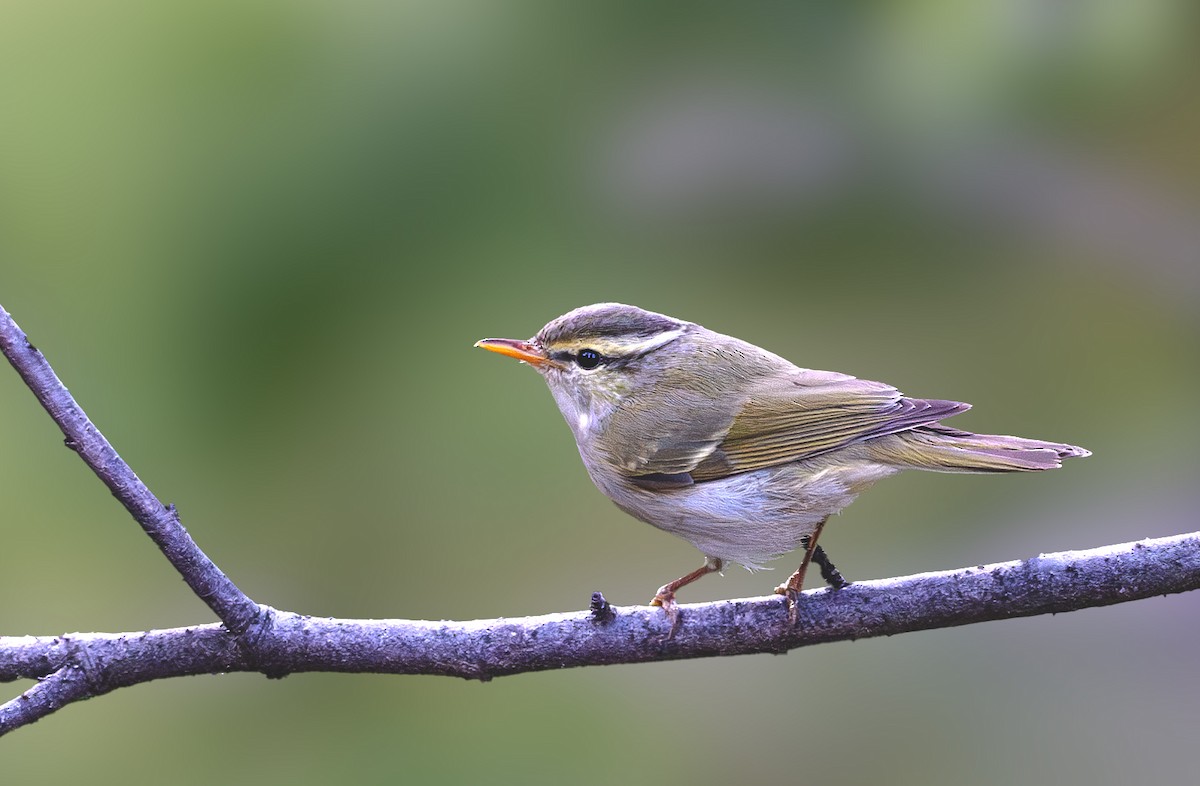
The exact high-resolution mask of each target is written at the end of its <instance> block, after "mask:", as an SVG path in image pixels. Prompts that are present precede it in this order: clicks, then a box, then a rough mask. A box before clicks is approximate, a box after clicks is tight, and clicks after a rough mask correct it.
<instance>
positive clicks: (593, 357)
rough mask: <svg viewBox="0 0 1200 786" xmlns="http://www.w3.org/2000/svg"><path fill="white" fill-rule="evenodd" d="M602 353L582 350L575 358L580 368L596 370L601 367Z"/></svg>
mask: <svg viewBox="0 0 1200 786" xmlns="http://www.w3.org/2000/svg"><path fill="white" fill-rule="evenodd" d="M600 360H601V358H600V353H599V352H597V351H596V350H594V349H581V350H579V354H577V355H576V356H575V362H576V363H578V364H579V367H580V368H585V369H586V368H595V367H596V366H598V365H600Z"/></svg>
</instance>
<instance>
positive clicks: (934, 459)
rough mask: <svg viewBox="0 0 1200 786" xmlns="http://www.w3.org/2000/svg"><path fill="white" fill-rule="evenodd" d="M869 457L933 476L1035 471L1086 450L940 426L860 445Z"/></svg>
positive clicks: (1060, 463)
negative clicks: (941, 473) (938, 474)
mask: <svg viewBox="0 0 1200 786" xmlns="http://www.w3.org/2000/svg"><path fill="white" fill-rule="evenodd" d="M865 444H866V446H867V447H868V448H869V450H870V455H871V458H872V459H874V460H875V461H878V462H880V463H881V464H886V465H888V466H893V467H897V468H900V469H926V470H933V471H934V472H1037V471H1040V470H1044V469H1058V468H1059V467H1061V466H1062V462H1063V459H1069V458H1076V457H1080V458H1082V457H1084V456H1090V455H1092V452H1091V451H1090V450H1085V449H1084V448H1078V447H1075V446H1074V445H1063V444H1060V443H1057V442H1043V441H1041V440H1039V439H1023V438H1021V437H1006V436H1001V435H999V434H972V433H971V432H969V431H959V430H957V429H952V428H947V427H946V426H942V425H940V424H933V425H930V426H920V427H918V428H914V429H910V430H908V431H902V432H900V433H899V434H890V435H888V436H886V437H881V438H879V439H873V440H870V441H868V442H867V443H865Z"/></svg>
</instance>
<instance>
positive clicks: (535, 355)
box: [475, 338, 550, 366]
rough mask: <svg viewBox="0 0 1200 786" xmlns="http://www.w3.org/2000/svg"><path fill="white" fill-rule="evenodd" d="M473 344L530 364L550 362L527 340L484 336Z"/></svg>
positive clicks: (538, 364) (536, 364) (539, 364)
mask: <svg viewBox="0 0 1200 786" xmlns="http://www.w3.org/2000/svg"><path fill="white" fill-rule="evenodd" d="M475 346H477V347H483V348H484V349H486V350H487V351H489V352H499V353H500V354H501V355H508V356H509V357H510V358H516V359H517V360H520V361H522V362H525V363H528V364H530V365H531V366H541V365H544V364H546V363H549V362H550V358H548V357H546V353H545V352H542V350H540V349H538V348H537V347H536V346H534V345H533V344H531V343H529V342H528V341H517V340H516V339H513V338H485V339H483V340H482V341H476V342H475Z"/></svg>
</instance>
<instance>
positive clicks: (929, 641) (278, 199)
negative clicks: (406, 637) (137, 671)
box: [0, 0, 1200, 784]
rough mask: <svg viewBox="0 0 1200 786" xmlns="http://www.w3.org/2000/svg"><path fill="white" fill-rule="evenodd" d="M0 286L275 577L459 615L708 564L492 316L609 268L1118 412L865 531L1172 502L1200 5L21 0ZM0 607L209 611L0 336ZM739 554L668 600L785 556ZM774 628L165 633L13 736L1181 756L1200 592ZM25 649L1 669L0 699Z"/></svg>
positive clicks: (1122, 777)
mask: <svg viewBox="0 0 1200 786" xmlns="http://www.w3.org/2000/svg"><path fill="white" fill-rule="evenodd" d="M2 7H3V18H4V23H3V25H2V26H0V91H2V95H0V106H2V107H3V108H2V109H0V112H2V114H3V117H2V120H0V302H2V303H3V304H4V306H5V307H6V308H7V309H9V310H10V311H11V312H12V313H13V315H14V316H15V318H16V320H17V321H18V323H19V324H20V325H21V326H22V327H23V328H24V329H25V330H26V331H27V332H28V333H29V335H30V337H31V339H32V341H33V342H34V343H35V344H37V345H38V346H39V348H41V349H42V350H43V351H44V352H45V353H46V355H47V356H48V357H49V359H50V360H51V362H52V363H53V364H54V365H55V367H56V369H57V370H58V372H59V374H60V376H61V377H62V378H63V379H64V381H65V382H66V384H67V385H68V386H69V387H70V388H71V390H72V392H73V393H74V394H75V395H76V396H77V397H78V399H79V401H80V402H81V404H82V405H83V406H84V408H85V409H86V410H87V412H88V413H89V414H90V415H91V417H92V418H93V420H94V421H95V422H96V423H97V425H98V426H99V427H100V428H101V429H103V430H104V432H105V433H106V434H107V435H108V437H109V438H110V439H111V440H112V441H113V443H114V444H115V445H116V447H117V448H118V450H120V451H121V453H122V455H123V456H124V457H125V458H126V459H127V460H128V461H129V462H130V463H131V464H132V466H133V467H134V468H135V470H136V471H137V472H138V473H139V474H140V475H141V477H142V478H143V479H144V480H146V481H147V483H148V484H149V485H150V487H151V488H152V489H153V490H154V491H155V492H156V493H157V495H158V496H159V497H160V498H161V499H162V500H164V501H169V502H174V503H175V504H176V505H178V507H179V510H180V512H181V515H182V517H183V520H184V522H185V524H186V525H187V526H188V528H189V530H190V531H191V533H192V534H193V536H194V537H195V538H196V540H197V541H198V542H199V544H200V545H201V546H202V547H203V548H204V549H206V550H207V552H208V553H209V555H210V556H211V557H213V559H215V560H216V561H217V563H218V564H219V565H221V566H222V568H224V570H225V571H226V572H227V573H228V574H229V575H230V576H232V577H233V578H234V580H235V581H237V582H238V583H239V584H240V586H241V587H242V588H243V589H244V590H246V591H247V592H248V593H249V594H251V595H252V596H253V597H254V598H255V599H257V600H260V601H262V602H266V603H270V604H272V605H274V606H276V607H279V608H285V609H290V610H295V611H302V612H307V613H311V614H319V615H338V616H346V617H409V618H428V619H440V618H450V619H470V618H477V617H492V616H499V615H507V616H520V615H525V614H535V613H542V612H549V611H559V610H569V609H579V608H582V607H584V606H585V605H586V603H587V600H588V597H589V594H590V593H591V592H592V591H594V590H598V589H599V590H603V591H604V592H605V593H606V595H607V596H608V597H609V599H610V600H612V601H613V602H614V603H618V604H635V603H641V602H644V601H645V600H646V599H648V598H649V597H650V595H651V594H652V592H653V590H654V588H656V587H657V586H658V585H659V584H661V583H662V582H663V581H666V580H667V579H670V578H673V577H675V576H677V575H679V574H680V573H681V572H683V571H686V570H690V569H691V568H693V567H695V566H697V565H698V564H699V561H700V556H699V554H697V553H696V552H694V551H693V550H692V548H691V547H690V546H689V545H687V544H686V543H684V542H683V541H680V540H676V539H674V538H672V537H670V536H668V535H666V534H663V533H660V532H658V531H656V530H654V529H652V528H650V527H647V526H645V525H643V524H640V523H638V522H635V521H633V520H632V519H629V518H627V517H626V516H624V515H623V514H621V513H620V512H619V511H618V510H617V509H616V508H615V507H613V506H612V505H611V504H609V503H608V502H607V501H606V500H605V499H604V498H603V497H602V496H601V495H600V493H599V492H598V491H596V490H595V489H594V488H593V487H592V486H591V484H590V483H589V481H588V479H587V477H586V475H585V474H584V472H583V469H582V467H581V466H580V464H579V461H578V457H577V455H576V452H575V446H574V444H573V442H572V439H571V436H570V433H569V431H568V429H567V428H566V427H565V425H564V424H563V423H562V421H561V418H560V416H559V415H558V413H557V412H556V410H555V408H554V405H553V402H552V401H551V399H550V396H549V394H548V393H547V392H546V391H545V389H544V386H543V383H542V382H541V380H540V379H538V378H537V375H536V374H533V373H531V372H530V371H529V370H528V369H525V368H521V367H520V366H518V365H517V364H515V363H511V362H503V361H501V359H499V358H496V357H494V356H491V355H487V354H486V353H483V352H480V351H478V350H474V351H473V350H472V349H471V344H472V343H473V342H474V341H475V340H476V339H478V338H481V337H484V336H494V335H500V336H511V337H526V336H529V335H532V334H533V333H534V332H535V331H536V330H537V329H538V328H539V327H540V326H541V325H542V324H543V323H544V322H546V321H547V320H549V319H550V318H552V317H554V316H556V315H558V314H560V313H562V312H564V311H566V310H568V309H570V308H573V307H575V306H578V305H582V304H585V303H590V302H595V301H601V300H621V301H625V302H631V303H635V304H638V305H641V306H643V307H646V308H651V309H654V310H659V311H664V312H666V313H669V314H673V315H676V316H680V317H684V318H687V319H691V320H694V321H697V322H700V323H702V324H704V325H706V326H708V327H711V328H714V329H717V330H721V331H724V332H728V333H732V334H735V335H738V336H740V337H742V338H745V339H748V340H750V341H753V342H755V343H758V344H760V345H762V346H765V347H767V348H770V349H772V350H774V351H776V352H778V353H780V354H783V355H785V356H787V357H789V358H790V359H792V360H794V361H796V362H797V363H799V364H801V365H805V366H810V367H815V368H826V369H835V370H840V371H845V372H849V373H853V374H857V375H860V376H864V377H868V378H875V379H882V380H886V381H888V382H891V383H893V384H895V385H897V386H899V387H900V388H901V389H903V390H904V391H906V392H908V393H911V394H913V395H922V396H935V397H945V398H954V399H960V400H964V401H970V402H973V403H974V404H975V406H976V410H975V411H973V412H971V413H969V414H967V415H965V416H963V417H961V418H960V419H956V420H955V421H954V424H955V425H956V426H961V427H964V428H968V429H973V430H976V431H994V432H1001V433H1018V434H1022V435H1026V436H1031V437H1040V438H1046V439H1056V440H1065V441H1069V442H1074V443H1078V444H1082V445H1085V446H1087V447H1089V448H1091V449H1092V450H1094V451H1095V454H1096V455H1095V456H1094V457H1093V458H1090V459H1088V460H1086V461H1079V462H1072V463H1071V464H1070V465H1069V466H1068V467H1067V468H1065V469H1064V470H1062V471H1060V472H1056V473H1051V474H1045V475H1037V476H1020V477H1015V476H1013V477H975V476H957V477H952V476H940V475H928V474H915V473H914V474H911V475H906V476H903V477H900V478H897V479H894V480H889V481H887V482H885V483H883V484H881V485H880V486H878V487H877V488H876V489H875V490H873V491H872V492H871V493H870V494H868V495H866V496H865V497H864V498H863V499H862V500H860V501H859V502H858V503H857V504H856V505H854V506H853V507H851V508H850V509H849V510H848V511H847V512H846V513H845V514H844V515H843V516H841V517H840V518H839V519H838V520H837V521H835V522H833V525H832V526H831V527H830V528H829V529H828V530H827V531H826V536H825V539H824V540H823V543H824V544H825V545H826V546H827V548H828V549H829V551H830V553H831V554H832V555H833V557H834V559H835V560H836V561H837V563H838V565H839V566H840V567H841V568H843V570H844V571H845V572H846V574H847V575H848V576H850V577H851V578H873V577H884V576H894V575H904V574H908V573H913V572H919V571H925V570H937V569H946V568H953V567H959V566H962V565H973V564H978V563H984V562H989V561H997V560H1007V559H1016V558H1025V557H1029V556H1032V555H1035V554H1037V553H1039V552H1045V551H1055V550H1061V549H1068V548H1085V547H1091V546H1098V545H1102V544H1107V543H1116V542H1123V541H1129V540H1134V539H1138V538H1143V537H1148V536H1161V535H1167V534H1172V533H1176V532H1184V531H1188V530H1191V529H1195V511H1196V509H1197V503H1200V496H1198V491H1197V486H1196V460H1195V445H1196V444H1197V441H1198V439H1200V416H1198V414H1197V407H1196V390H1197V385H1198V384H1200V368H1198V364H1197V359H1198V358H1200V353H1198V351H1197V350H1198V348H1200V340H1198V339H1200V319H1198V313H1200V309H1198V306H1200V261H1198V260H1200V220H1198V216H1200V155H1198V149H1197V144H1196V140H1197V139H1200V93H1198V91H1197V85H1198V84H1200V56H1198V54H1197V52H1198V50H1197V49H1196V47H1195V43H1194V42H1195V40H1196V37H1195V36H1196V32H1197V25H1196V21H1197V20H1196V18H1195V17H1196V14H1195V11H1194V6H1191V5H1189V4H1187V3H1185V2H1182V0H1180V2H1167V1H1165V0H1164V1H1163V2H1158V1H1153V2H1151V1H1143V2H1137V3H1133V2H1119V1H1114V2H1079V3H1045V2H1040V1H1036V0H1022V1H1021V2H1009V1H1004V0H992V1H991V2H978V3H958V2H951V0H924V1H921V2H906V3H897V4H881V5H878V6H876V5H871V4H861V3H817V4H796V5H794V6H791V7H785V6H784V5H783V4H771V5H764V6H758V5H754V6H742V5H739V6H737V7H736V8H732V7H723V6H718V5H715V4H713V5H704V6H699V5H691V4H689V5H669V4H656V5H650V4H644V3H604V4H588V5H584V4H552V3H515V4H499V3H465V2H412V3H396V2H344V1H343V2H337V3H333V2H321V1H320V0H309V1H308V2H294V1H293V2H213V1H212V0H206V2H172V3H153V2H144V3H139V2H103V3H97V2H89V1H84V0H63V1H61V2H4V3H2ZM0 371H3V372H4V373H0V412H2V413H3V416H2V417H0V477H2V480H0V499H2V500H3V506H2V509H3V513H2V517H0V540H2V543H3V545H2V546H0V633H4V634H11V635H15V634H55V633H60V632H65V631H76V630H82V631H92V630H96V631H122V630H140V629H144V628H150V627H170V626H176V625H182V624H188V623H195V622H203V621H209V620H211V615H210V614H209V613H208V611H207V610H206V609H205V608H204V607H203V605H202V604H201V603H200V602H199V601H198V600H197V599H196V598H195V597H193V596H192V595H191V594H190V593H189V592H188V591H187V589H186V587H185V586H184V585H183V583H182V582H181V581H180V580H179V579H178V577H177V576H176V575H175V574H174V573H173V571H172V569H171V568H170V567H169V566H168V565H167V563H166V561H165V560H164V559H163V558H162V557H161V556H160V555H159V554H158V553H157V551H156V550H155V548H154V547H153V546H152V544H151V543H150V542H149V540H148V539H147V538H146V537H145V536H144V535H143V534H142V533H141V531H140V530H139V528H138V527H137V525H136V524H135V523H134V522H133V521H132V520H131V519H129V517H128V516H127V515H126V514H125V513H124V511H123V510H122V509H121V508H120V506H119V505H117V504H116V503H115V502H114V500H113V499H112V498H111V497H110V496H109V494H108V493H107V492H106V491H105V490H104V488H103V487H102V486H101V485H100V484H99V483H98V482H97V481H96V480H95V478H94V477H92V476H91V474H90V473H89V472H88V471H87V470H86V469H85V468H84V467H83V466H82V465H81V464H80V462H79V460H78V459H77V458H76V457H75V456H74V455H73V454H72V453H70V452H69V451H67V450H64V449H63V447H62V444H61V441H62V440H61V435H59V434H58V433H57V431H56V429H55V427H54V426H53V424H52V423H51V421H50V420H49V419H48V418H47V417H46V416H45V415H44V413H43V412H42V411H41V409H40V408H39V407H38V406H37V404H36V403H35V401H34V400H33V398H32V397H31V396H30V394H29V393H28V391H27V390H26V389H25V388H24V387H23V386H22V384H21V383H20V381H19V379H18V378H17V377H16V375H15V374H13V373H9V372H7V371H5V370H3V369H0ZM792 562H793V561H792V560H785V561H781V562H779V563H776V565H775V568H776V570H775V572H774V573H773V574H757V575H752V574H750V573H748V572H746V571H743V570H741V569H740V568H739V569H733V570H731V571H729V572H728V574H727V575H726V576H725V577H724V578H723V579H715V578H714V579H709V580H706V581H704V582H701V583H700V584H699V585H697V586H696V587H695V588H694V589H693V588H689V589H688V592H687V595H686V600H693V601H697V600H705V599H714V598H722V597H736V596H746V595H760V594H764V593H765V592H767V591H768V590H769V589H770V588H771V587H773V586H774V585H775V584H776V583H777V582H778V580H779V579H780V576H781V575H783V574H784V573H786V571H788V570H791V568H792ZM1198 601H1200V599H1198V598H1196V597H1189V596H1177V597H1170V598H1163V599H1156V600H1150V601H1142V602H1139V603H1133V604H1128V605H1123V606H1118V607H1114V608H1108V609H1096V610H1089V611H1083V612H1078V613H1073V614H1068V615H1062V616H1057V617H1040V618H1036V619H1028V620H1017V621H1007V622H999V623H990V624H985V625H978V626H973V627H967V628H962V629H957V630H943V631H933V632H927V633H920V634H916V635H907V636H901V637H898V638H893V639H885V640H871V641H863V642H858V643H853V644H837V645H832V646H823V647H818V648H813V649H809V650H801V651H797V652H794V653H792V654H790V655H788V656H787V657H772V656H766V655H763V656H754V657H742V658H734V659H714V660H708V661H697V662H686V663H664V664H650V665H641V666H622V667H608V668H593V669H581V670H572V671H565V672H559V673H548V674H531V675H522V676H517V677H509V678H505V679H501V680H497V681H495V682H493V683H490V684H477V683H465V682H460V681H455V680H450V679H444V678H433V677H387V676H344V675H295V676H291V677H288V678H287V679H286V680H284V681H282V682H274V681H267V680H265V679H263V678H261V677H257V676H253V675H232V676H224V677H204V678H195V679H180V680H170V681H164V682H159V683H153V684H149V685H142V686H138V687H135V688H131V689H127V690H121V691H118V692H117V693H115V694H112V695H109V696H106V697H103V698H100V699H96V700H93V701H89V702H86V703H84V704H81V705H75V706H72V707H70V708H68V709H66V710H64V711H62V712H60V713H58V714H55V715H53V716H51V717H49V718H47V719H45V720H43V721H41V722H39V723H38V724H36V725H35V726H33V727H30V728H27V729H22V730H21V731H19V732H17V733H15V734H13V735H11V736H10V737H8V738H6V739H5V740H3V742H2V743H0V765H2V766H3V771H4V773H5V776H4V778H5V781H6V782H12V783H60V782H65V781H67V780H68V779H70V778H76V777H86V778H89V779H90V781H91V782H100V781H103V780H105V778H111V779H112V781H113V782H123V783H124V782H160V781H163V780H164V779H166V780H169V781H170V782H172V783H197V784H200V783H211V782H225V781H231V782H246V781H249V780H251V779H253V780H254V781H255V782H266V783H282V782H287V783H325V782H329V781H330V780H332V779H335V778H337V779H338V780H344V781H348V782H372V781H382V780H393V781H405V780H411V781H412V782H423V783H476V782H493V783H503V782H510V783H560V782H564V781H565V782H575V783H582V784H588V783H613V782H630V783H641V782H654V783H659V784H675V783H691V784H694V783H716V782H727V781H729V780H731V779H738V780H740V781H743V782H789V781H794V780H799V779H801V778H803V779H806V780H811V781H812V782H864V783H871V782H875V783H882V782H887V783H898V784H909V783H912V784H918V783H919V784H940V783H961V782H963V781H964V780H969V781H970V782H972V783H996V784H1002V783H1014V782H1024V783H1034V782H1049V781H1051V780H1053V782H1057V783H1124V782H1134V781H1136V782H1160V783H1165V782H1185V781H1188V780H1191V779H1192V778H1194V776H1195V753H1194V750H1193V748H1194V739H1195V735H1196V732H1197V728H1198V723H1200V701H1198V700H1197V699H1198V696H1197V687H1196V680H1195V656H1196V652H1197V651H1198V648H1200V634H1198V633H1197V630H1198V626H1197V625H1196V618H1197V612H1198V611H1200V607H1198V605H1197V603H1198ZM24 687H26V685H25V684H16V685H6V686H3V688H4V695H5V696H13V695H16V694H17V693H18V692H19V691H20V690H21V689H23V688H24Z"/></svg>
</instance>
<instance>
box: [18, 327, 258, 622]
mask: <svg viewBox="0 0 1200 786" xmlns="http://www.w3.org/2000/svg"><path fill="white" fill-rule="evenodd" d="M0 352H3V353H4V356H5V357H7V358H8V362H9V363H11V364H12V366H13V368H15V369H16V370H17V373H18V374H20V375H21V379H23V380H25V384H26V385H28V386H29V389H30V390H32V391H33V395H34V396H36V397H37V400H38V402H39V403H40V404H41V405H42V407H44V408H45V410H46V412H48V413H50V417H51V418H53V419H54V422H55V423H57V424H58V427H59V428H60V429H62V433H63V434H64V436H65V437H66V439H65V443H66V446H67V447H68V448H70V449H71V450H74V451H75V452H76V453H78V454H79V457H80V458H81V459H83V462H84V463H85V464H87V465H88V467H90V468H91V470H92V472H95V473H96V477H98V478H100V480H101V481H103V482H104V485H106V486H108V488H109V490H110V491H112V494H113V496H114V497H116V498H117V499H118V500H119V501H120V502H121V504H122V505H124V506H125V509H126V510H128V511H129V513H130V514H131V515H132V516H133V518H134V519H136V520H137V523H138V524H141V525H142V529H143V530H145V531H146V534H147V535H149V536H150V539H151V540H153V541H154V543H155V544H156V545H157V546H158V548H159V549H160V550H161V551H162V553H163V555H164V556H166V558H167V560H169V561H170V563H171V564H172V565H174V566H175V569H176V570H177V571H179V574H180V575H181V576H183V580H184V581H185V582H187V585H188V586H189V587H191V588H192V591H193V592H195V593H196V595H198V596H199V597H200V599H201V600H202V601H204V602H205V603H206V604H208V607H209V608H210V609H212V610H213V611H214V612H215V613H216V615H217V617H219V618H220V620H221V621H222V622H224V623H225V625H226V626H227V627H228V628H229V629H230V630H231V631H233V632H234V633H237V634H240V633H243V632H245V631H246V630H248V629H249V628H250V627H251V626H253V625H258V624H262V620H263V617H264V615H263V609H261V608H260V607H259V605H258V604H257V603H255V602H254V601H252V600H250V598H248V597H247V596H246V594H245V593H243V592H242V591H241V590H240V589H238V587H237V585H235V584H234V583H233V582H232V581H230V580H229V577H228V576H226V575H225V574H224V573H223V572H221V569H220V568H218V567H217V566H216V565H215V564H214V563H213V561H212V560H210V559H209V558H208V555H206V554H205V553H204V552H203V551H201V550H200V547H199V546H197V545H196V543H195V542H194V541H193V540H192V538H191V536H190V535H188V533H187V530H186V529H184V528H183V524H182V523H181V522H180V521H179V516H178V515H177V514H176V512H175V507H174V506H173V505H163V504H162V503H161V502H159V501H158V498H157V497H155V496H154V494H152V493H151V492H150V489H149V488H147V487H146V484H145V483H143V482H142V480H141V478H139V477H138V476H137V475H136V474H134V471H133V470H132V469H131V468H130V467H129V465H128V464H126V463H125V461H124V459H122V458H121V457H120V456H119V455H118V454H117V451H116V450H115V449H114V448H113V446H112V445H110V444H109V442H108V440H107V439H105V438H104V435H103V434H101V433H100V430H99V429H98V428H96V427H95V426H94V425H93V424H92V421H91V420H89V419H88V416H87V414H86V413H85V412H84V411H83V408H82V407H80V406H79V404H77V403H76V402H75V399H74V397H72V396H71V393H70V392H69V391H68V390H67V388H66V387H65V386H64V385H63V383H62V382H61V381H60V380H59V378H58V375H57V374H55V373H54V369H53V368H51V367H50V363H49V361H47V360H46V358H45V357H44V356H43V355H42V353H41V352H39V351H38V349H37V347H35V346H34V345H33V344H31V343H30V342H29V339H28V337H26V335H25V333H24V331H22V330H21V328H19V327H17V323H16V322H14V321H13V318H12V316H10V315H9V313H8V312H7V311H5V310H4V307H3V306H0Z"/></svg>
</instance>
